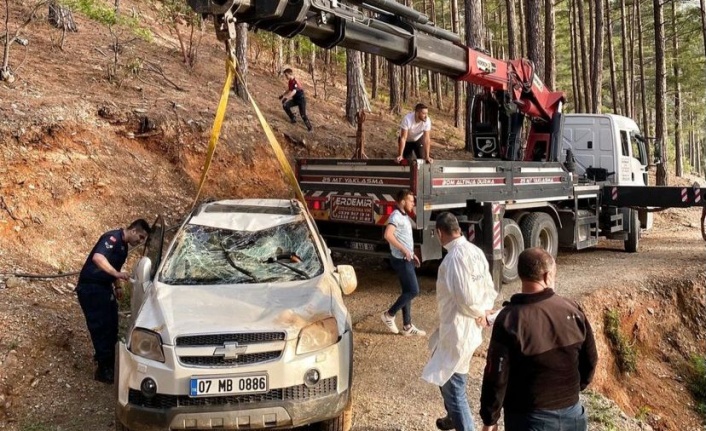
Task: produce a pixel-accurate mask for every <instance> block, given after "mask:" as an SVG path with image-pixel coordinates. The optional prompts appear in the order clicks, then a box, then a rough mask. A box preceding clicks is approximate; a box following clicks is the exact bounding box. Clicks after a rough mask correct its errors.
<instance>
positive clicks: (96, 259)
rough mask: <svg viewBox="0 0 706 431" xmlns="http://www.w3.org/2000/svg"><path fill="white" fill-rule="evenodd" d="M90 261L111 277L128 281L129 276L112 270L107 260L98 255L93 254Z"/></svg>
mask: <svg viewBox="0 0 706 431" xmlns="http://www.w3.org/2000/svg"><path fill="white" fill-rule="evenodd" d="M91 260H92V261H93V263H95V264H96V265H97V266H98V268H100V269H101V270H103V272H105V273H107V274H108V275H110V276H112V277H115V278H117V279H120V280H128V279H129V278H130V274H128V273H127V272H120V271H117V270H116V269H115V268H113V265H111V264H110V262H108V258H106V257H105V256H103V255H102V254H100V253H93V257H92V258H91Z"/></svg>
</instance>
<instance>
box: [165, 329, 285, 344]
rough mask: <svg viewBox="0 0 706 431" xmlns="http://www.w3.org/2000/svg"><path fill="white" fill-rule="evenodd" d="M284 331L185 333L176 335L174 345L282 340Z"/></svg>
mask: <svg viewBox="0 0 706 431" xmlns="http://www.w3.org/2000/svg"><path fill="white" fill-rule="evenodd" d="M284 337H285V333H284V332H244V333H240V334H204V335H185V336H181V337H177V339H176V345H177V346H184V347H187V346H188V347H194V346H222V345H223V344H224V343H232V342H236V343H238V344H254V343H267V342H270V341H282V340H284Z"/></svg>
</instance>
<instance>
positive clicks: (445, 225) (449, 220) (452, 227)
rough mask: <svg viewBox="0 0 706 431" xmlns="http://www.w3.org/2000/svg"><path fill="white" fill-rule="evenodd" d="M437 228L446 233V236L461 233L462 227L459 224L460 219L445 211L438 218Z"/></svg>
mask: <svg viewBox="0 0 706 431" xmlns="http://www.w3.org/2000/svg"><path fill="white" fill-rule="evenodd" d="M436 228H437V229H439V230H440V231H442V232H444V233H445V234H446V235H452V234H454V233H458V232H461V226H459V224H458V219H457V218H456V216H455V215H453V214H451V213H450V212H448V211H445V212H443V213H441V214H439V215H438V217H436Z"/></svg>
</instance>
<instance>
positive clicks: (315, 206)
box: [306, 199, 324, 211]
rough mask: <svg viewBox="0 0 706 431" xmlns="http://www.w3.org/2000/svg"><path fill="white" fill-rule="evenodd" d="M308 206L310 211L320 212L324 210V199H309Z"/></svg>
mask: <svg viewBox="0 0 706 431" xmlns="http://www.w3.org/2000/svg"><path fill="white" fill-rule="evenodd" d="M306 204H307V206H308V207H309V209H310V210H314V211H320V210H322V209H324V201H323V200H322V199H307V200H306Z"/></svg>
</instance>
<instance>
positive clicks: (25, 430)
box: [20, 420, 54, 431]
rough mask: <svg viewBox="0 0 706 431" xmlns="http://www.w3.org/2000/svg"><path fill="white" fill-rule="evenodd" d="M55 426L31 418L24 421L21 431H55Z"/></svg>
mask: <svg viewBox="0 0 706 431" xmlns="http://www.w3.org/2000/svg"><path fill="white" fill-rule="evenodd" d="M53 430H54V428H53V427H52V426H51V425H47V424H45V423H43V422H37V421H35V420H31V421H28V422H24V423H22V425H20V431H53Z"/></svg>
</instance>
